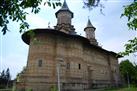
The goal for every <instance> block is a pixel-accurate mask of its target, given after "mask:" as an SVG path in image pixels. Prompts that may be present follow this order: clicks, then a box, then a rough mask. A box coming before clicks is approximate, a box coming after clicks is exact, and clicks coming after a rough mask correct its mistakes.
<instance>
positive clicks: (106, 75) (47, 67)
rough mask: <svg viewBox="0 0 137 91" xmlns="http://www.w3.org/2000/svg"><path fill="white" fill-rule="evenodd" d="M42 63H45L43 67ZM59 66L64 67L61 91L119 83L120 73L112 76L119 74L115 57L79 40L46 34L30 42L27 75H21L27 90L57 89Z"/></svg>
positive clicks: (61, 70)
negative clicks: (40, 61)
mask: <svg viewBox="0 0 137 91" xmlns="http://www.w3.org/2000/svg"><path fill="white" fill-rule="evenodd" d="M60 59H61V62H60ZM39 60H42V63H41V67H39ZM109 61H110V65H109V63H108V62H109ZM58 63H60V64H61V66H60V77H61V88H62V89H73V90H74V89H84V88H86V89H88V88H96V87H107V86H108V85H110V83H111V82H112V81H113V80H116V79H118V76H117V74H118V71H117V72H116V73H114V72H112V75H110V74H111V73H110V71H112V70H118V63H117V59H116V58H115V57H114V56H113V55H109V56H108V54H107V53H106V52H104V51H102V50H98V49H95V48H93V47H91V46H90V47H89V46H87V45H85V44H84V43H83V42H82V41H81V40H80V39H78V38H73V37H72V38H67V37H65V36H60V35H53V34H48V33H47V34H44V35H43V34H38V35H36V38H33V39H31V43H30V48H29V56H28V63H27V67H26V71H25V72H24V73H23V74H22V75H23V76H22V79H24V81H25V82H26V83H27V84H26V88H33V90H34V91H40V90H37V89H39V88H41V89H44V86H46V87H47V88H46V89H47V91H48V89H50V88H51V87H52V86H56V85H57V69H56V68H57V64H58ZM110 68H111V69H110ZM109 69H110V70H109ZM115 83H118V81H115ZM38 84H39V85H38ZM41 91H44V90H41Z"/></svg>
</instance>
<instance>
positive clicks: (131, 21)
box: [121, 0, 137, 55]
mask: <svg viewBox="0 0 137 91" xmlns="http://www.w3.org/2000/svg"><path fill="white" fill-rule="evenodd" d="M124 8H125V9H124V13H123V14H122V17H123V16H126V17H127V18H128V23H127V26H128V27H129V29H130V30H133V31H137V0H134V2H132V3H131V4H130V5H127V6H125V7H124ZM135 52H137V37H135V38H134V39H131V40H129V41H128V43H127V44H125V51H124V52H122V53H121V54H122V55H129V54H130V53H135Z"/></svg>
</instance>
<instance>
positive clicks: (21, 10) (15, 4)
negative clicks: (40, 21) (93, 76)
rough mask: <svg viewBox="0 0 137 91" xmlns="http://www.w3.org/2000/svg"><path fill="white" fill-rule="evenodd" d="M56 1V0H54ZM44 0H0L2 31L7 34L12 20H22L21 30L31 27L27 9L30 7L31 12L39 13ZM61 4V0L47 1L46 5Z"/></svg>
mask: <svg viewBox="0 0 137 91" xmlns="http://www.w3.org/2000/svg"><path fill="white" fill-rule="evenodd" d="M53 1H54V0H53ZM41 4H42V0H1V1H0V27H1V29H2V30H1V32H3V34H6V32H7V31H8V30H9V29H8V24H9V22H11V21H16V22H20V32H22V31H24V30H26V29H28V28H29V24H28V23H27V22H26V15H27V14H29V13H28V12H26V11H25V10H26V9H28V8H30V10H31V13H34V14H37V13H39V11H40V5H41ZM46 4H47V5H49V6H53V8H55V7H56V6H61V3H60V2H59V1H55V2H52V1H50V0H49V1H47V2H45V3H44V5H46Z"/></svg>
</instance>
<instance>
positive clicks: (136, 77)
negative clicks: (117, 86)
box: [119, 60, 137, 84]
mask: <svg viewBox="0 0 137 91" xmlns="http://www.w3.org/2000/svg"><path fill="white" fill-rule="evenodd" d="M119 68H120V73H121V75H122V77H123V78H124V80H125V81H126V83H128V80H129V81H130V83H132V84H134V83H135V82H137V69H136V66H135V65H133V64H132V63H131V62H130V61H129V60H124V61H122V62H121V63H120V67H119Z"/></svg>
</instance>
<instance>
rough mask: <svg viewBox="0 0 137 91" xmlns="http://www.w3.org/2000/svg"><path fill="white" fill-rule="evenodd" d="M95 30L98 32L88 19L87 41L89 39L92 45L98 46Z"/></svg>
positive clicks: (86, 28)
mask: <svg viewBox="0 0 137 91" xmlns="http://www.w3.org/2000/svg"><path fill="white" fill-rule="evenodd" d="M95 30H96V28H95V27H94V26H93V25H92V24H91V22H90V20H89V19H88V23H87V26H86V27H85V29H84V31H85V33H86V37H87V39H89V41H90V43H91V44H93V45H98V42H97V40H96V39H95Z"/></svg>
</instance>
